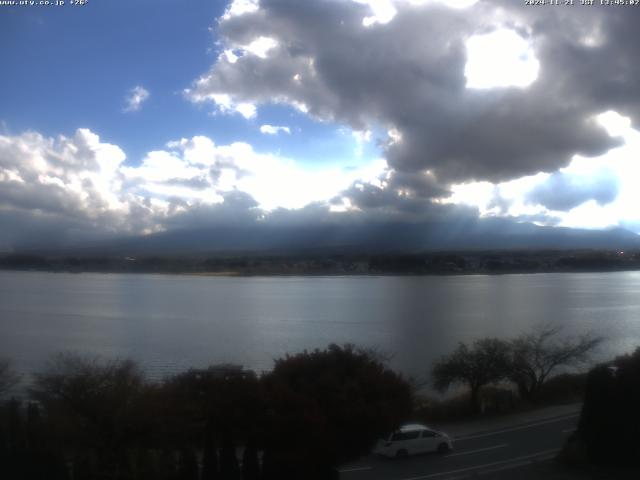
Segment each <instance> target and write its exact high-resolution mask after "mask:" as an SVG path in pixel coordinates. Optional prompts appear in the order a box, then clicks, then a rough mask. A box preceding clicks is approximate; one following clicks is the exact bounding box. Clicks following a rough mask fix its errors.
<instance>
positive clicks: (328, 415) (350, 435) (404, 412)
mask: <svg viewBox="0 0 640 480" xmlns="http://www.w3.org/2000/svg"><path fill="white" fill-rule="evenodd" d="M263 383H264V387H265V392H266V395H267V402H268V406H269V413H270V415H269V417H268V420H267V427H266V435H265V436H266V438H265V440H264V443H265V455H264V459H263V475H264V476H265V477H266V478H271V477H273V478H279V479H282V480H285V479H287V478H307V479H320V478H321V479H325V478H333V474H334V472H335V470H334V469H335V468H336V467H337V466H338V465H340V464H342V463H344V462H347V461H350V460H353V459H355V458H357V457H359V456H361V455H363V454H365V453H368V452H369V451H370V449H371V447H372V446H373V444H374V443H375V441H376V440H377V439H378V438H380V437H381V436H382V435H383V434H385V433H388V432H390V431H393V430H394V429H396V428H397V427H398V426H399V425H400V423H401V422H402V421H404V420H406V419H407V417H408V416H409V415H410V414H411V411H412V404H413V396H412V390H411V387H410V385H409V384H408V383H407V382H406V381H405V380H404V379H403V378H402V377H400V376H399V375H398V374H396V373H394V372H393V371H391V370H390V369H388V368H387V367H385V366H384V365H383V364H382V363H380V362H379V361H377V360H375V359H373V358H371V356H370V355H368V354H367V353H366V352H363V351H361V350H358V349H356V348H355V347H354V346H353V345H345V346H343V347H340V346H338V345H330V346H329V347H328V348H327V349H326V350H314V351H313V352H306V351H305V352H303V353H300V354H297V355H293V356H286V357H285V358H283V359H279V360H276V364H275V367H274V369H273V370H272V371H271V372H270V373H269V374H267V375H265V376H264V377H263ZM276 472H277V473H276Z"/></svg>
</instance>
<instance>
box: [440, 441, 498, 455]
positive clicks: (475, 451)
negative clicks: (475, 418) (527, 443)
mask: <svg viewBox="0 0 640 480" xmlns="http://www.w3.org/2000/svg"><path fill="white" fill-rule="evenodd" d="M508 445H509V444H508V443H503V444H502V445H494V446H493V447H486V448H478V449H477V450H469V451H467V452H460V453H452V454H451V455H445V458H449V457H459V456H460V455H471V454H472V453H478V452H486V451H487V450H495V449H496V448H503V447H506V446H508Z"/></svg>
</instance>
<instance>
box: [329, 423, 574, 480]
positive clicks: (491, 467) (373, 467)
mask: <svg viewBox="0 0 640 480" xmlns="http://www.w3.org/2000/svg"><path fill="white" fill-rule="evenodd" d="M577 421H578V414H577V413H574V414H569V415H563V416H560V417H554V418H547V419H544V420H538V421H535V422H530V423H524V424H518V425H513V426H509V427H503V428H500V429H499V430H494V431H487V432H482V433H478V434H474V435H468V436H463V437H459V438H455V439H454V444H453V448H454V450H453V451H451V452H449V453H447V454H444V455H442V454H437V453H432V454H425V455H418V456H414V457H410V458H408V459H401V460H396V459H386V458H383V457H377V456H373V455H372V456H369V457H366V458H364V459H362V460H361V461H359V462H358V463H355V464H353V465H348V466H344V467H343V468H341V469H340V478H341V479H342V480H430V479H433V480H454V479H455V480H461V479H464V478H491V476H493V475H492V474H497V473H498V472H505V471H508V470H513V473H514V475H516V477H517V476H518V475H517V471H518V469H521V468H523V467H526V466H531V465H532V464H540V463H541V462H548V461H550V460H551V459H552V458H553V457H554V456H555V455H556V454H557V453H558V451H559V450H560V448H561V447H562V446H563V445H564V443H565V441H566V440H567V437H568V436H569V434H570V433H571V432H572V431H573V430H574V429H575V427H576V424H577Z"/></svg>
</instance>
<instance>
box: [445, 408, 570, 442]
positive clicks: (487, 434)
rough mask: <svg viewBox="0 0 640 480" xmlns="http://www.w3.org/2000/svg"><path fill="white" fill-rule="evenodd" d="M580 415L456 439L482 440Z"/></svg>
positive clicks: (458, 440) (457, 438) (456, 439)
mask: <svg viewBox="0 0 640 480" xmlns="http://www.w3.org/2000/svg"><path fill="white" fill-rule="evenodd" d="M578 415H579V413H574V414H571V415H566V416H563V417H560V418H553V419H551V420H544V421H542V422H536V423H528V424H526V425H520V426H518V427H511V428H503V429H502V430H495V431H493V432H487V433H480V434H478V435H470V436H468V437H456V438H455V441H456V442H461V441H463V440H471V439H474V438H482V437H489V436H491V435H498V434H500V433H506V432H513V431H515V430H524V429H525V428H531V427H537V426H538V425H545V424H547V423H554V422H561V421H563V420H567V419H569V418H573V417H577V416H578Z"/></svg>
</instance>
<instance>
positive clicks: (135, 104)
mask: <svg viewBox="0 0 640 480" xmlns="http://www.w3.org/2000/svg"><path fill="white" fill-rule="evenodd" d="M150 95H151V94H150V93H149V91H148V90H147V89H145V88H144V87H141V86H139V85H138V86H136V87H133V88H132V89H131V90H129V94H128V95H127V97H126V98H125V103H126V105H125V107H124V111H125V112H137V111H138V110H140V109H141V108H142V104H143V103H144V102H146V101H147V100H148V99H149V96H150Z"/></svg>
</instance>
